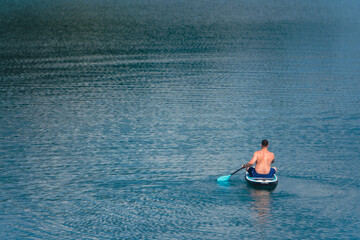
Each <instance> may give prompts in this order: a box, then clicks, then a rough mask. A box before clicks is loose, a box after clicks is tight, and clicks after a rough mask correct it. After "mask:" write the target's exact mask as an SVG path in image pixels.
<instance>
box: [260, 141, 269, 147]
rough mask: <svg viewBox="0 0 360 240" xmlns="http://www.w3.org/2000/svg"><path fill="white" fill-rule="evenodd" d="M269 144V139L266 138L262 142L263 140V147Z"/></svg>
mask: <svg viewBox="0 0 360 240" xmlns="http://www.w3.org/2000/svg"><path fill="white" fill-rule="evenodd" d="M268 145H269V142H268V140H266V139H264V140H262V142H261V146H263V147H267V146H268Z"/></svg>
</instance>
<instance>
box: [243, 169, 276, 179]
mask: <svg viewBox="0 0 360 240" xmlns="http://www.w3.org/2000/svg"><path fill="white" fill-rule="evenodd" d="M247 171H248V173H249V176H250V177H259V178H272V177H273V176H274V174H275V173H276V171H275V168H271V169H270V172H269V173H268V174H258V173H257V172H256V171H255V168H254V167H249V169H248V170H247Z"/></svg>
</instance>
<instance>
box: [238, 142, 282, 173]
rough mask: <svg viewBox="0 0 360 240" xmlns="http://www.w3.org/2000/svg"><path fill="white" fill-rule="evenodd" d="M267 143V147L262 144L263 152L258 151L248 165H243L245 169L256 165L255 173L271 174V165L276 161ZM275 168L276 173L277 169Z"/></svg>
mask: <svg viewBox="0 0 360 240" xmlns="http://www.w3.org/2000/svg"><path fill="white" fill-rule="evenodd" d="M263 142H264V141H263ZM265 143H266V145H265V146H263V143H262V146H261V150H260V151H256V152H255V153H254V155H253V158H252V159H251V160H250V161H249V162H248V163H247V164H245V165H243V167H246V168H248V167H251V166H252V165H254V164H255V163H256V166H255V171H256V172H257V173H258V174H268V173H269V172H270V169H271V164H272V163H274V161H275V155H274V153H272V152H270V151H268V142H267V141H266V142H265ZM273 168H274V169H275V171H276V168H275V167H273Z"/></svg>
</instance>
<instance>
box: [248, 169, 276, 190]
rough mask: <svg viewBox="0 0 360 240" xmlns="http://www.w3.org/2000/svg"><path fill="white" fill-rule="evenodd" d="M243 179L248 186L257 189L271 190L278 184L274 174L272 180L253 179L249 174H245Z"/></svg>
mask: <svg viewBox="0 0 360 240" xmlns="http://www.w3.org/2000/svg"><path fill="white" fill-rule="evenodd" d="M245 179H246V182H247V183H248V184H249V185H250V186H252V187H254V188H258V189H268V190H273V189H275V188H276V186H277V184H278V178H277V176H276V174H274V176H273V177H272V178H255V177H250V176H249V173H248V172H246V174H245Z"/></svg>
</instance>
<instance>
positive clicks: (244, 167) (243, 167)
mask: <svg viewBox="0 0 360 240" xmlns="http://www.w3.org/2000/svg"><path fill="white" fill-rule="evenodd" d="M243 168H245V167H241V168H239V169H238V170H236V171H235V172H233V173H232V174H231V175H233V174H235V173H237V172H238V171H240V170H241V169H243Z"/></svg>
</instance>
